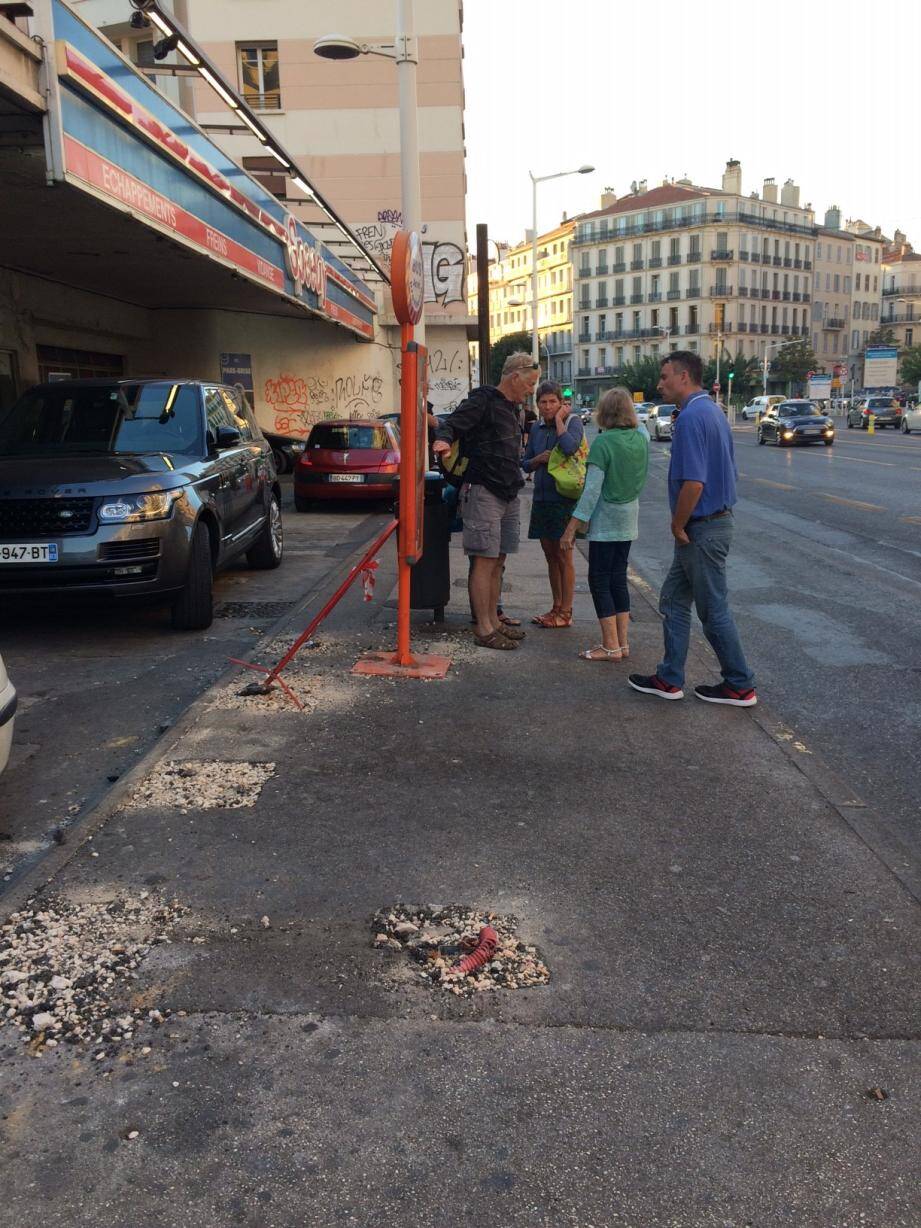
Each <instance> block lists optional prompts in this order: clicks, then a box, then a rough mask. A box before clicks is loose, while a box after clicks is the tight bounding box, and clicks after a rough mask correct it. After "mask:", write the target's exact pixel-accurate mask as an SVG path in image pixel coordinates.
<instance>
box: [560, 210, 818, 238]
mask: <svg viewBox="0 0 921 1228" xmlns="http://www.w3.org/2000/svg"><path fill="white" fill-rule="evenodd" d="M735 223H738V224H740V225H742V226H750V227H753V228H756V229H758V230H771V231H775V232H777V233H780V234H788V235H798V236H806V237H808V238H815V237H816V236H817V235H818V227H817V226H816V225H815V224H814V223H813V224H811V225H802V224H800V223H798V222H790V221H787V222H784V221H781V220H778V219H776V218H768V217H759V216H758V215H757V214H755V213H750V212H748V211H747V210H745V209H741V210H739V211H738V212H730V211H724V212H715V211H714V212H710V213H705V212H702V213H700V214H698V215H697V216H693V217H684V218H681V219H680V220H679V219H677V218H672V219H671V220H667V219H665V218H663V219H662V220H661V221H654V220H649V221H641V220H640V219H639V218H637V219H636V220H635V221H632V222H627V221H626V219H624V221H623V224H622V225H621V226H619V227H617V228H615V227H611V226H608V227H605V228H604V229H600V230H596V231H593V232H589V233H585V232H583V233H581V234H580V233H578V232H577V233H576V234H575V235H574V236H573V239H572V243H573V244H575V245H576V246H579V245H582V244H590V243H607V242H612V241H613V242H615V243H617V242H621V241H622V240H623V239H625V238H628V237H630V236H631V235H643V234H661V233H663V232H665V231H669V230H690V229H699V228H700V227H702V226H708V225H712V226H720V227H722V228H725V227H727V226H732V225H733V224H735Z"/></svg>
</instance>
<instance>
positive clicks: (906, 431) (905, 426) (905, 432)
mask: <svg viewBox="0 0 921 1228" xmlns="http://www.w3.org/2000/svg"><path fill="white" fill-rule="evenodd" d="M902 434H903V435H910V434H911V427H910V426H909V425H908V423H907V422H906V421H905V419H904V418H903V419H902Z"/></svg>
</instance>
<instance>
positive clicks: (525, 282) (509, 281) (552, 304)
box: [467, 220, 575, 384]
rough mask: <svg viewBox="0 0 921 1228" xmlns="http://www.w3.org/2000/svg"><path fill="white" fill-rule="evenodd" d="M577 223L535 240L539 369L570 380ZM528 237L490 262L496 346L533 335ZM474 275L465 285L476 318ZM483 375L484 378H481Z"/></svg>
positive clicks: (473, 270) (491, 315)
mask: <svg viewBox="0 0 921 1228" xmlns="http://www.w3.org/2000/svg"><path fill="white" fill-rule="evenodd" d="M574 228H575V222H574V221H572V220H569V221H567V220H564V221H563V222H562V223H561V224H560V225H559V226H557V227H556V228H555V229H554V230H550V231H547V233H546V234H542V235H540V236H538V240H537V331H538V335H539V337H540V355H541V363H542V365H543V369H544V370H545V371H546V372H547V374H548V375H549V377H550V379H553V380H557V381H558V382H559V383H561V384H569V382H570V381H571V379H572V264H571V260H570V243H571V241H572V234H573V230H574ZM532 256H533V252H532V243H531V238H530V235H529V236H528V237H527V238H526V239H525V241H524V242H523V243H519V244H518V245H517V246H516V247H505V246H504V245H499V259H498V260H495V261H490V264H489V335H490V340H491V341H493V342H495V341H498V340H499V339H500V338H501V337H507V336H509V335H510V334H512V333H520V332H528V333H531V332H533V312H532V297H533V296H532V286H531V269H532V267H533V263H532ZM477 285H478V280H477V274H476V267H475V265H472V266H471V272H470V276H469V278H468V282H467V293H468V310H469V313H470V315H471V316H475V315H476V314H477ZM485 378H486V376H485V373H484V375H483V379H485Z"/></svg>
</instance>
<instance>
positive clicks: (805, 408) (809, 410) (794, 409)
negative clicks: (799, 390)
mask: <svg viewBox="0 0 921 1228" xmlns="http://www.w3.org/2000/svg"><path fill="white" fill-rule="evenodd" d="M777 412H778V413H779V414H780V416H781V417H782V418H809V417H816V418H824V417H825V415H824V414H823V413H822V411H821V410H820V409H817V408H816V407H815V405H811V404H810V403H809V402H808V401H788V402H787V404H786V405H778V406H777Z"/></svg>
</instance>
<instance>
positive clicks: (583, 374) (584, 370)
mask: <svg viewBox="0 0 921 1228" xmlns="http://www.w3.org/2000/svg"><path fill="white" fill-rule="evenodd" d="M591 373H592V369H591V367H580V368H579V370H578V372H577V375H578V377H579V379H585V377H586V376H587V375H591Z"/></svg>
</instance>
